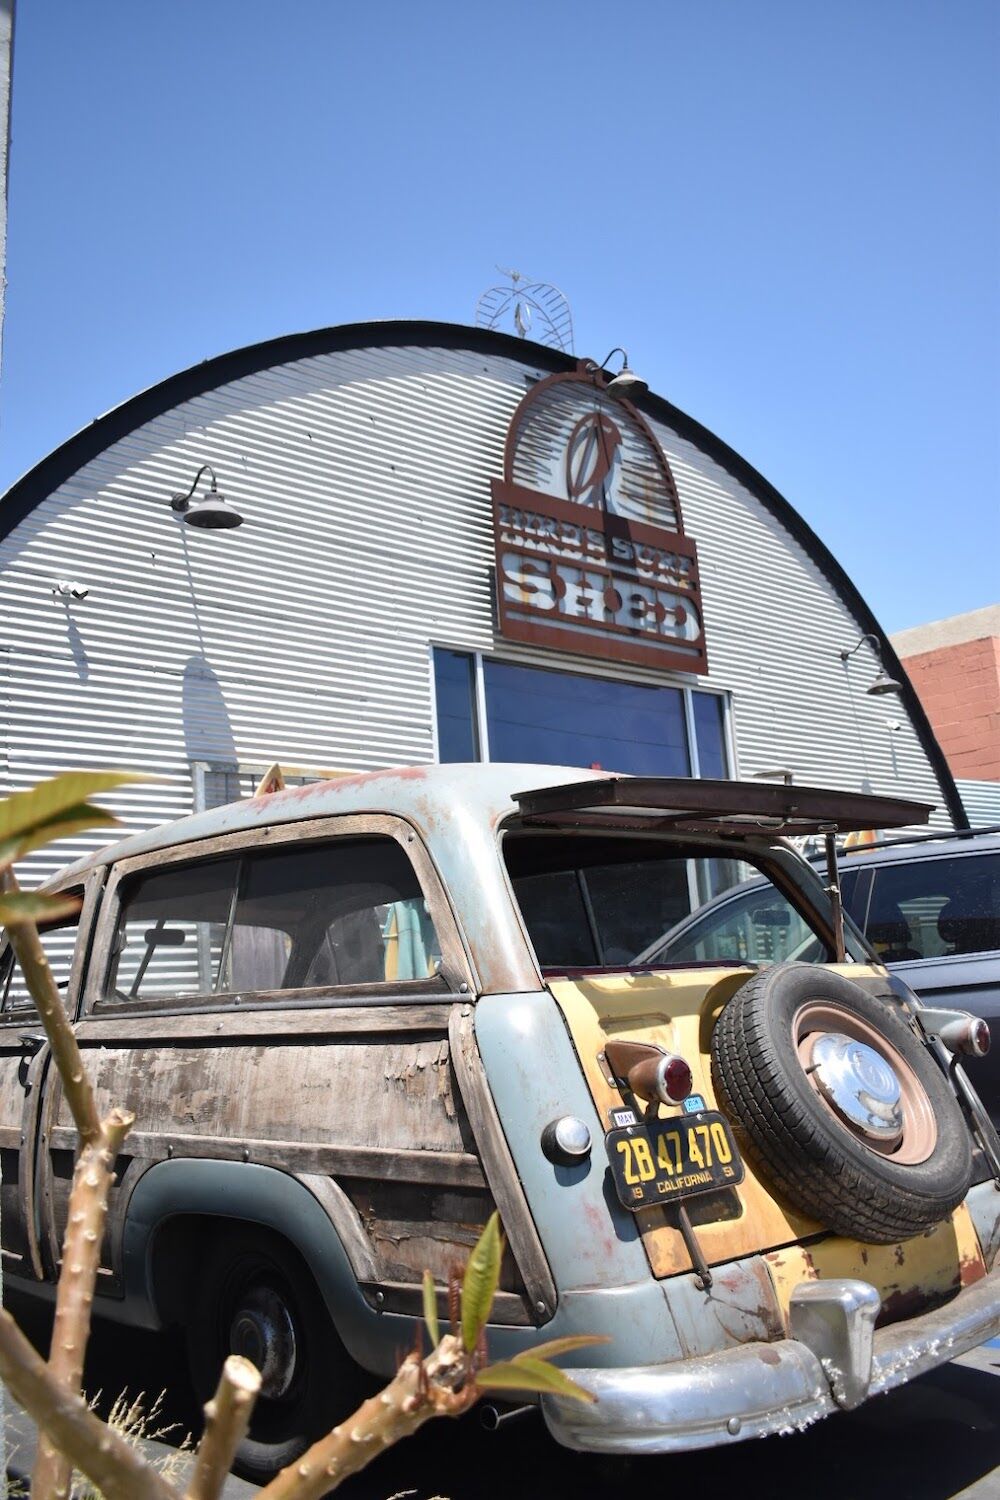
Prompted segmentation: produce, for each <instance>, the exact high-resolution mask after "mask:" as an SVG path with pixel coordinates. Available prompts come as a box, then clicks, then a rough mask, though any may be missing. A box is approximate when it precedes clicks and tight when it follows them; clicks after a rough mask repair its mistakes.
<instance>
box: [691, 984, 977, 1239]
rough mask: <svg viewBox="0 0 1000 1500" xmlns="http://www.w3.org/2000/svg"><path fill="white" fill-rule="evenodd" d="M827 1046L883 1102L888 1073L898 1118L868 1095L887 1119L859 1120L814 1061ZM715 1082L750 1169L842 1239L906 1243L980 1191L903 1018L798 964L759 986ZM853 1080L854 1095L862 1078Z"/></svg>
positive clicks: (720, 1037)
mask: <svg viewBox="0 0 1000 1500" xmlns="http://www.w3.org/2000/svg"><path fill="white" fill-rule="evenodd" d="M836 1038H845V1039H848V1040H847V1043H846V1044H845V1043H844V1042H841V1041H837V1040H836ZM824 1039H826V1040H824ZM850 1043H861V1044H862V1049H863V1050H862V1051H861V1052H859V1051H858V1050H857V1049H856V1048H853V1047H851V1046H850ZM829 1048H832V1049H833V1050H834V1051H835V1052H836V1051H837V1049H840V1051H841V1052H842V1053H846V1054H850V1056H851V1057H852V1058H859V1059H860V1061H859V1063H858V1066H859V1067H860V1068H862V1069H865V1068H867V1069H869V1073H868V1074H867V1075H866V1081H868V1079H869V1078H870V1079H874V1080H875V1087H876V1095H877V1093H878V1088H879V1087H880V1086H881V1085H883V1084H885V1081H886V1080H885V1074H884V1072H883V1071H882V1066H881V1065H883V1064H888V1066H889V1068H891V1069H892V1073H893V1077H894V1080H895V1084H896V1085H897V1086H898V1088H899V1100H898V1102H897V1103H896V1104H895V1105H893V1106H892V1109H891V1111H890V1110H889V1107H888V1106H887V1105H885V1104H884V1102H880V1097H881V1096H878V1097H876V1098H875V1103H874V1105H873V1104H872V1102H871V1101H872V1098H873V1096H872V1095H870V1094H866V1093H864V1092H860V1098H861V1100H862V1101H864V1102H863V1104H862V1105H861V1106H860V1108H861V1109H862V1110H863V1111H865V1112H867V1111H870V1110H872V1109H874V1110H883V1111H885V1117H883V1115H880V1114H872V1113H869V1114H867V1117H866V1119H865V1121H864V1123H863V1124H862V1123H859V1122H858V1120H857V1119H854V1118H851V1117H850V1116H851V1115H853V1114H855V1113H856V1111H857V1109H858V1106H857V1105H856V1103H855V1100H854V1098H853V1097H852V1096H851V1090H850V1089H849V1088H845V1087H843V1086H842V1085H840V1084H839V1083H837V1082H836V1077H835V1074H834V1072H833V1070H832V1066H831V1069H830V1071H824V1070H825V1069H826V1068H827V1066H828V1065H827V1064H826V1063H825V1062H820V1063H817V1062H816V1061H815V1058H816V1057H817V1056H821V1057H822V1056H828V1055H829V1052H828V1051H827V1052H824V1051H823V1050H822V1049H829ZM817 1049H820V1050H819V1051H817ZM872 1054H875V1056H874V1057H873V1056H872ZM866 1059H867V1060H866ZM877 1059H881V1064H880V1063H879V1062H878V1061H877ZM712 1075H713V1079H714V1082H715V1088H716V1093H717V1096H718V1100H719V1103H720V1105H721V1107H722V1109H724V1110H725V1112H726V1114H727V1115H728V1116H729V1119H730V1121H731V1122H732V1124H733V1127H734V1129H735V1131H736V1134H737V1138H738V1141H739V1143H740V1146H741V1148H742V1149H743V1150H744V1151H745V1153H746V1155H747V1156H748V1158H749V1159H750V1160H751V1161H752V1162H754V1163H755V1164H756V1165H757V1166H758V1167H759V1168H760V1170H761V1172H762V1174H763V1175H765V1176H766V1177H767V1178H768V1179H769V1180H770V1181H771V1183H772V1184H773V1185H774V1186H775V1187H776V1188H777V1189H778V1191H779V1192H780V1193H781V1194H782V1195H783V1197H784V1198H785V1199H786V1200H787V1201H788V1202H789V1203H791V1204H793V1205H794V1206H795V1207H796V1208H798V1209H800V1210H801V1211H802V1212H804V1213H806V1214H808V1215H809V1216H810V1217H811V1218H814V1219H817V1220H818V1221H819V1222H820V1223H821V1224H824V1225H827V1226H828V1227H829V1228H830V1229H833V1230H835V1231H836V1232H837V1233H838V1234H843V1235H848V1236H850V1237H851V1238H853V1239H860V1240H863V1241H866V1242H868V1243H870V1244H892V1243H893V1242H895V1241H898V1240H902V1239H908V1238H911V1237H912V1236H914V1235H917V1234H920V1233H922V1232H923V1231H925V1230H927V1229H930V1228H931V1227H932V1226H933V1225H935V1224H938V1223H940V1222H941V1221H942V1220H943V1219H945V1218H947V1217H948V1215H949V1214H950V1213H951V1212H952V1210H953V1209H954V1208H955V1207H956V1206H957V1205H958V1204H959V1203H960V1202H961V1201H962V1199H963V1198H964V1197H965V1194H966V1192H967V1191H968V1187H969V1183H970V1180H971V1176H972V1148H971V1144H970V1140H969V1132H968V1130H967V1128H966V1125H965V1121H964V1119H963V1117H962V1113H961V1110H960V1108H959V1106H958V1103H957V1101H956V1100H955V1098H954V1095H953V1094H952V1092H951V1090H950V1087H949V1085H948V1082H947V1080H946V1078H945V1077H944V1075H943V1073H942V1071H941V1069H940V1067H939V1066H938V1064H937V1062H936V1061H935V1059H934V1058H933V1057H932V1056H931V1054H930V1053H929V1052H928V1050H927V1048H926V1047H925V1046H924V1044H923V1042H922V1041H921V1040H920V1039H919V1037H918V1036H917V1034H915V1031H914V1030H913V1029H911V1026H910V1023H909V1022H908V1020H907V1019H906V1017H905V1013H904V1012H902V1010H901V1009H895V1008H893V1006H892V1005H891V1004H890V1003H889V1002H886V1001H883V1000H878V999H876V998H875V997H874V996H871V995H868V994H867V993H866V992H865V991H864V990H862V989H861V988H860V986H858V985H856V984H853V983H852V982H851V981H850V980H849V979H846V978H845V977H844V976H843V975H840V974H835V973H831V972H830V971H829V970H826V969H822V968H817V967H815V966H814V965H811V964H797V963H791V964H778V965H775V966H774V967H773V968H769V969H765V970H764V971H762V972H761V973H759V974H757V975H755V976H754V978H752V979H750V980H748V981H747V983H746V984H745V985H743V986H742V987H741V988H740V989H739V990H738V991H737V992H736V994H735V995H734V996H733V997H732V999H731V1000H730V1001H729V1002H728V1004H727V1005H726V1006H725V1007H724V1008H723V1010H722V1012H721V1014H720V1016H719V1019H718V1021H717V1023H716V1026H715V1030H714V1033H713V1036H712ZM848 1076H849V1079H850V1081H851V1082H852V1083H854V1084H856V1082H857V1077H858V1076H859V1075H858V1074H857V1073H855V1072H853V1071H852V1072H850V1074H849V1075H848ZM831 1080H832V1081H833V1082H834V1087H833V1088H831ZM892 1086H893V1085H892V1083H891V1082H890V1083H889V1084H888V1087H889V1089H890V1091H891V1089H892ZM845 1103H846V1104H847V1105H848V1106H849V1108H848V1111H847V1112H845V1109H844V1105H845ZM890 1130H894V1131H896V1134H895V1135H894V1136H891V1137H890V1136H888V1135H887V1134H886V1132H888V1131H890ZM873 1132H874V1133H873Z"/></svg>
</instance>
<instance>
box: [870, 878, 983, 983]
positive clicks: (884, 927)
mask: <svg viewBox="0 0 1000 1500" xmlns="http://www.w3.org/2000/svg"><path fill="white" fill-rule="evenodd" d="M874 875H875V881H874V886H873V889H872V897H871V902H870V905H869V908H868V925H867V937H868V940H869V941H870V942H871V943H872V944H873V946H874V947H875V948H876V950H877V951H878V953H879V956H880V958H881V959H882V960H883V961H884V962H885V963H904V962H906V961H907V960H908V959H919V958H952V957H956V956H958V955H959V954H963V953H983V952H989V951H991V950H994V949H1000V854H970V855H959V856H957V857H955V858H945V859H926V860H925V859H920V860H916V859H913V860H906V861H903V860H901V861H900V863H899V864H898V865H881V866H879V867H878V868H877V869H876V870H875V872H874Z"/></svg>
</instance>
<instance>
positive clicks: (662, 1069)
mask: <svg viewBox="0 0 1000 1500" xmlns="http://www.w3.org/2000/svg"><path fill="white" fill-rule="evenodd" d="M693 1084H694V1079H693V1078H692V1077H691V1069H690V1068H689V1066H688V1064H687V1063H686V1062H685V1061H684V1059H683V1057H678V1055H677V1053H676V1052H667V1053H665V1054H664V1056H663V1058H662V1059H661V1061H660V1062H659V1063H658V1064H657V1068H656V1097H657V1098H658V1099H659V1101H660V1103H661V1104H680V1103H681V1102H682V1100H684V1099H686V1098H687V1096H688V1094H690V1092H691V1089H692V1086H693Z"/></svg>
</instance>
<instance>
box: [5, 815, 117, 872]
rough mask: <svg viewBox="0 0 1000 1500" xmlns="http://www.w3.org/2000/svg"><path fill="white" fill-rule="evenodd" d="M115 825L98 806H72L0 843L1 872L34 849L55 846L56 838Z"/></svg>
mask: <svg viewBox="0 0 1000 1500" xmlns="http://www.w3.org/2000/svg"><path fill="white" fill-rule="evenodd" d="M117 826H118V819H117V818H116V817H115V815H114V814H113V813H110V812H108V810H107V808H104V807H97V806H95V805H94V804H93V803H92V802H78V803H77V804H76V806H75V807H72V808H69V809H68V810H67V811H66V812H65V813H62V814H60V815H59V816H58V817H56V818H53V819H51V821H50V822H48V823H44V824H41V825H40V826H39V827H37V828H29V829H27V830H26V831H25V832H24V833H22V834H19V835H18V836H17V837H16V838H12V839H7V840H6V841H5V842H3V843H0V870H3V869H6V868H7V866H8V865H12V864H13V863H14V861H15V860H18V859H23V858H24V856H25V855H26V854H30V853H31V851H32V850H33V849H41V848H42V847H43V846H44V845H45V844H51V843H54V842H55V840H56V839H65V838H69V836H70V835H71V834H73V833H85V832H86V831H87V830H88V829H90V828H115V827H117Z"/></svg>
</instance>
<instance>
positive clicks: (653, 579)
mask: <svg viewBox="0 0 1000 1500" xmlns="http://www.w3.org/2000/svg"><path fill="white" fill-rule="evenodd" d="M605 384H606V377H605V376H604V374H603V373H602V372H601V371H595V370H594V368H593V364H592V362H591V361H587V360H581V361H580V362H579V363H578V365H577V369H576V371H574V372H573V373H572V374H569V375H551V376H549V377H548V379H546V380H541V381H539V383H538V385H536V386H535V387H534V389H533V390H532V391H530V392H529V394H528V395H527V396H526V397H525V398H524V400H523V401H522V402H521V404H520V406H519V407H518V408H517V410H516V412H515V413H514V416H513V419H512V421H511V425H510V431H509V432H508V434H507V444H506V448H505V451H504V476H503V479H494V480H493V481H492V491H493V527H494V540H495V543H496V563H497V583H496V596H497V615H498V624H499V628H500V633H501V634H502V635H503V636H505V637H506V638H507V639H508V640H513V641H525V642H527V643H529V644H531V645H535V646H548V647H554V648H555V649H556V650H560V651H570V652H576V653H579V654H580V655H583V656H595V657H601V658H603V659H605V660H610V661H621V662H635V663H638V664H639V665H641V666H647V667H661V668H663V669H664V670H672V671H678V670H679V671H684V672H706V671H707V670H708V661H707V657H706V653H705V635H704V628H703V624H702V610H701V591H700V588H699V582H698V557H697V551H696V548H695V544H694V542H693V541H692V540H691V538H690V537H687V536H685V535H684V527H683V522H682V520H681V511H680V504H679V502H678V499H677V487H676V485H675V483H674V477H673V475H672V474H671V472H670V466H669V464H668V463H667V460H666V457H665V455H664V453H663V451H662V449H661V448H660V446H659V444H658V443H657V441H656V439H655V438H654V436H653V434H652V431H651V430H650V428H649V427H648V426H647V424H646V422H645V421H644V420H643V418H642V416H641V415H640V413H639V412H638V411H637V410H636V408H635V407H634V406H633V405H632V404H631V403H630V402H628V401H621V400H618V401H616V400H613V399H612V398H611V397H610V396H608V395H607V393H606V391H605Z"/></svg>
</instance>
